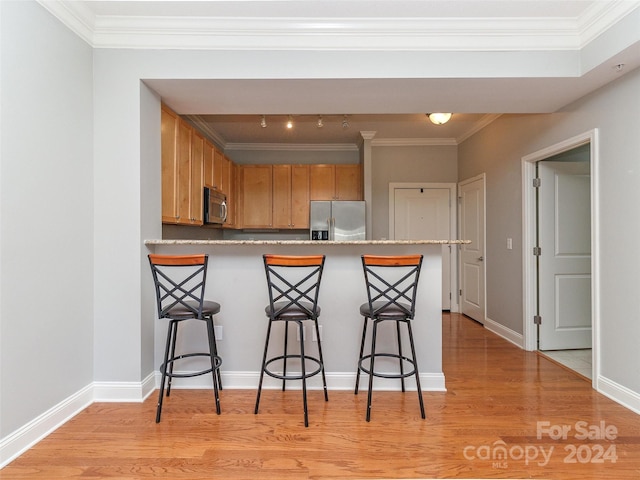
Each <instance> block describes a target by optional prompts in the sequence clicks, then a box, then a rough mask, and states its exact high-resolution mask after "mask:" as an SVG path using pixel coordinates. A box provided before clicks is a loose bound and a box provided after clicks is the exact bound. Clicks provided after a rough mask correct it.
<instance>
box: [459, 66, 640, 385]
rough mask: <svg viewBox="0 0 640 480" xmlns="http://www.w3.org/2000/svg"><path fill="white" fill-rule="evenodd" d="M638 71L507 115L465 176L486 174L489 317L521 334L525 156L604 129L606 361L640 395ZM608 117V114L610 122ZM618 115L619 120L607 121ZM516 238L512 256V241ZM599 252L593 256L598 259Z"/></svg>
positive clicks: (610, 377)
mask: <svg viewBox="0 0 640 480" xmlns="http://www.w3.org/2000/svg"><path fill="white" fill-rule="evenodd" d="M638 92H640V70H638V69H637V70H635V71H633V72H630V73H628V74H627V75H625V76H623V77H621V78H620V79H618V80H616V81H614V82H612V83H611V84H609V85H607V86H605V87H603V88H601V89H600V90H598V91H596V92H594V93H593V94H591V95H588V96H586V97H584V98H582V99H581V100H579V101H577V102H575V103H573V104H571V105H568V106H567V107H565V108H563V109H562V110H561V111H559V112H557V113H555V114H551V115H522V116H518V115H506V116H502V117H500V118H499V119H498V120H497V121H495V122H494V123H492V124H491V125H489V126H488V127H486V128H485V129H483V130H482V131H480V132H479V133H478V134H476V135H474V136H473V137H471V138H470V139H469V140H467V141H466V142H464V143H463V144H462V145H460V148H459V159H458V165H459V176H460V179H461V180H463V179H466V178H469V177H472V176H474V175H477V174H479V173H481V172H486V178H487V232H486V235H487V316H488V317H489V318H490V319H491V320H493V321H496V322H498V323H500V324H502V325H504V326H505V327H507V328H510V329H512V330H513V331H515V332H518V333H522V331H523V319H522V316H523V298H522V295H523V292H522V274H523V273H522V269H523V267H522V249H521V246H522V191H521V190H522V186H521V159H522V157H523V156H525V155H528V154H531V153H534V152H536V151H539V150H541V149H543V148H547V147H549V146H551V145H554V144H556V143H559V142H561V141H564V140H567V139H569V138H571V137H574V136H576V135H578V134H582V133H584V132H587V131H589V130H591V129H594V128H597V129H598V135H599V157H600V169H599V171H598V172H594V171H593V170H592V175H594V174H596V173H597V178H598V179H599V188H598V190H597V198H596V205H595V207H594V208H595V211H594V212H593V213H594V215H596V216H597V217H596V218H597V219H598V220H599V222H600V223H599V230H598V237H599V250H598V252H597V253H598V255H599V259H600V274H599V277H598V278H595V281H596V282H597V283H598V284H599V286H600V295H599V297H598V298H599V301H600V311H599V312H598V313H599V315H600V318H601V332H600V362H601V363H600V364H601V374H602V376H603V377H605V380H606V382H613V384H617V385H621V386H624V387H626V388H628V389H630V390H632V391H633V392H640V370H639V367H638V366H639V365H640V350H638V348H637V339H638V338H640V321H639V320H640V305H639V304H638V302H637V301H636V297H637V284H638V282H637V269H638V265H640V251H639V250H638V249H637V248H636V247H635V244H636V243H637V238H639V235H640V216H638V215H637V214H636V210H637V205H640V189H638V186H637V181H638V177H639V175H640V153H638V152H640V135H638V125H639V124H640V95H638ZM603 112H605V115H603ZM606 112H613V114H606ZM506 237H512V238H513V250H511V251H509V252H507V250H506V248H505V238H506ZM595 253H596V252H594V254H595ZM636 395H637V393H636Z"/></svg>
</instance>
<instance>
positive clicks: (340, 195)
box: [335, 164, 363, 200]
mask: <svg viewBox="0 0 640 480" xmlns="http://www.w3.org/2000/svg"><path fill="white" fill-rule="evenodd" d="M335 188H336V190H335V196H336V198H335V199H336V200H362V198H363V194H362V169H361V166H360V165H359V164H356V165H352V164H350V165H336V177H335Z"/></svg>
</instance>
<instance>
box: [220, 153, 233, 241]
mask: <svg viewBox="0 0 640 480" xmlns="http://www.w3.org/2000/svg"><path fill="white" fill-rule="evenodd" d="M222 191H223V192H224V193H225V194H226V195H227V221H226V223H225V224H224V226H225V227H227V228H235V226H236V165H235V163H233V162H232V161H231V160H230V159H229V158H227V157H226V156H224V163H223V164H222Z"/></svg>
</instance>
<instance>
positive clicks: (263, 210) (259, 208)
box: [238, 165, 273, 228]
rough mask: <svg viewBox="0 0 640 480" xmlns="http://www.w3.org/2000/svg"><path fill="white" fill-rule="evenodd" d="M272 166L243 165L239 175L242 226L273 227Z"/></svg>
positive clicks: (240, 221)
mask: <svg viewBox="0 0 640 480" xmlns="http://www.w3.org/2000/svg"><path fill="white" fill-rule="evenodd" d="M272 170H273V169H272V166H271V165H242V166H241V167H240V175H239V179H240V182H239V192H238V193H239V199H240V202H239V203H240V219H239V223H240V225H239V226H240V227H241V228H272V226H273V217H272V206H273V203H272V198H273V197H272V195H273V193H272V191H273V190H272V185H273V182H272Z"/></svg>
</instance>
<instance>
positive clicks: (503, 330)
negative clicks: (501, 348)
mask: <svg viewBox="0 0 640 480" xmlns="http://www.w3.org/2000/svg"><path fill="white" fill-rule="evenodd" d="M484 328H486V329H487V330H489V331H490V332H493V333H495V334H496V335H498V336H499V337H502V338H504V339H505V340H507V341H508V342H511V343H513V344H514V345H515V346H516V347H520V348H522V349H524V336H523V335H522V334H521V333H518V332H514V331H513V330H511V329H510V328H507V327H505V326H504V325H501V324H499V323H498V322H496V321H494V320H491V319H490V318H486V319H485V321H484Z"/></svg>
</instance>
